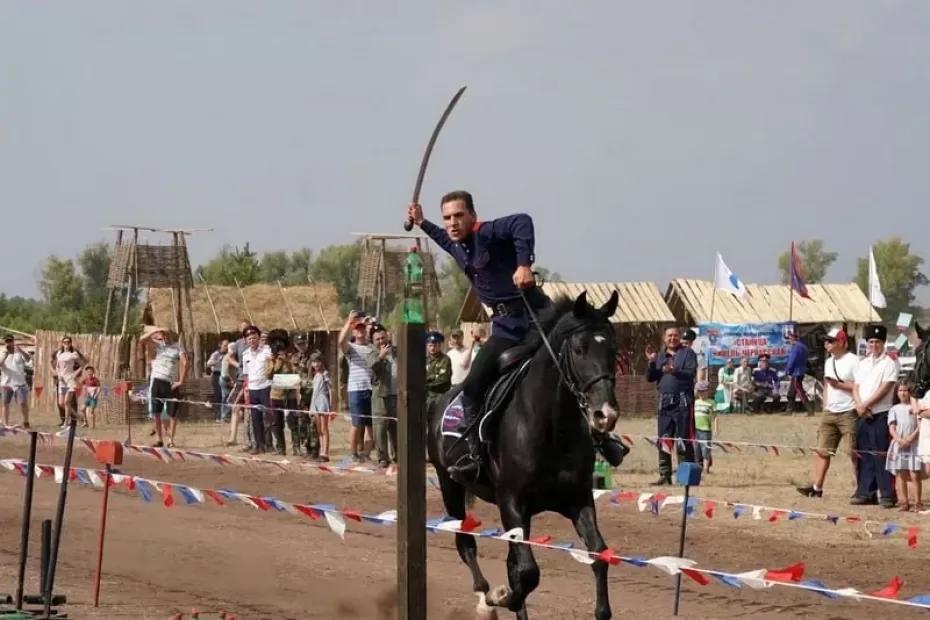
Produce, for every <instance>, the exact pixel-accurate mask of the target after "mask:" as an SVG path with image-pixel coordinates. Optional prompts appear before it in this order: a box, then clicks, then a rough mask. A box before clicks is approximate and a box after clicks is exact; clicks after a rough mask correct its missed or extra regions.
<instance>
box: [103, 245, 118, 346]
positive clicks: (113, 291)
mask: <svg viewBox="0 0 930 620" xmlns="http://www.w3.org/2000/svg"><path fill="white" fill-rule="evenodd" d="M122 244H123V231H122V230H118V231H116V246H117V247H119V246H121V245H122ZM108 288H109V287H108ZM114 294H116V289H114V288H110V290H109V291H107V313H106V314H105V315H104V317H103V333H104V334H106V333H107V330H108V329H109V327H110V306H112V305H113V295H114Z"/></svg>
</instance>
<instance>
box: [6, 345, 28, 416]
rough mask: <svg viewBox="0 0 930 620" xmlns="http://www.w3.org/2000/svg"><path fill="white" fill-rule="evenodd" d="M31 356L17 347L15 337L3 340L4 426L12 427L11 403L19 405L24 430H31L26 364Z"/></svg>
mask: <svg viewBox="0 0 930 620" xmlns="http://www.w3.org/2000/svg"><path fill="white" fill-rule="evenodd" d="M29 359H30V357H29V354H28V353H26V352H25V351H23V350H22V349H20V348H19V347H17V346H16V345H15V341H14V340H13V336H11V335H9V334H7V335H6V336H4V338H3V349H0V398H2V399H3V426H9V425H10V403H12V402H13V401H14V400H15V401H16V402H18V403H19V406H20V411H21V412H22V414H23V428H26V429H28V428H29V386H28V385H27V383H26V363H27V362H28V361H29Z"/></svg>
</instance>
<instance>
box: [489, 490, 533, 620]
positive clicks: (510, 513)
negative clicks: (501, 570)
mask: <svg viewBox="0 0 930 620" xmlns="http://www.w3.org/2000/svg"><path fill="white" fill-rule="evenodd" d="M498 504H499V505H500V511H501V522H502V523H503V525H504V528H505V529H506V530H508V531H509V530H512V529H514V528H518V527H519V528H521V529H522V530H523V536H524V538H528V537H529V535H530V516H529V511H527V510H526V509H525V508H524V507H523V506H521V505H519V504H518V503H517V502H516V501H515V500H513V499H512V498H499V501H498ZM507 580H508V581H509V583H510V587H509V588H508V587H506V586H500V587H498V588H496V589H495V590H494V591H493V592H492V593H491V594H489V595H488V598H489V602H490V604H492V605H498V606H500V607H506V608H507V609H509V610H510V611H513V612H517V614H518V616H517V617H518V618H520V619H521V620H525V619H526V618H527V614H526V607H525V603H526V597H527V596H529V595H530V593H531V592H532V591H533V590H535V589H536V586H538V585H539V566H537V565H536V559H535V558H534V557H533V552H532V551H531V550H530V547H529V546H528V545H524V544H521V543H510V552H509V553H508V554H507Z"/></svg>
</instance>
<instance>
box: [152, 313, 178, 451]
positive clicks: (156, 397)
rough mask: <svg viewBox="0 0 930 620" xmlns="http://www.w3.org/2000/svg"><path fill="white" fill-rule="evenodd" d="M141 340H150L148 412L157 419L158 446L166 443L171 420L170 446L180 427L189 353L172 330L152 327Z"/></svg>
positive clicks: (155, 420) (170, 446)
mask: <svg viewBox="0 0 930 620" xmlns="http://www.w3.org/2000/svg"><path fill="white" fill-rule="evenodd" d="M141 341H142V342H143V344H145V343H150V344H151V346H152V349H151V353H150V355H151V363H150V367H149V371H150V372H149V390H148V402H149V415H151V416H152V418H153V419H154V422H155V433H156V434H157V435H158V440H157V441H156V442H155V447H162V446H164V445H165V437H164V430H163V428H162V427H163V422H164V421H167V422H168V447H169V448H173V447H174V437H175V433H176V432H177V428H178V409H179V405H180V403H179V402H178V401H179V400H180V398H181V387H182V386H183V385H184V380H185V379H186V377H187V365H188V364H187V353H186V352H185V351H184V347H182V346H181V343H180V342H176V341H175V340H174V337H173V335H172V333H171V331H170V330H168V329H166V328H164V327H155V326H150V327H149V328H148V330H147V331H146V332H143V334H142V338H141Z"/></svg>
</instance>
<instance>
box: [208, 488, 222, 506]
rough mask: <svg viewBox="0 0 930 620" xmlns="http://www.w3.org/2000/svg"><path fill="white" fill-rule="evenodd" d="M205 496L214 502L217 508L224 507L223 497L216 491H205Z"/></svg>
mask: <svg viewBox="0 0 930 620" xmlns="http://www.w3.org/2000/svg"><path fill="white" fill-rule="evenodd" d="M203 494H204V495H206V496H207V497H209V498H210V499H211V500H213V503H214V504H216V505H217V506H223V505H224V502H223V497H222V496H221V495H220V494H219V493H217V492H216V491H211V490H210V489H204V490H203Z"/></svg>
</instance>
